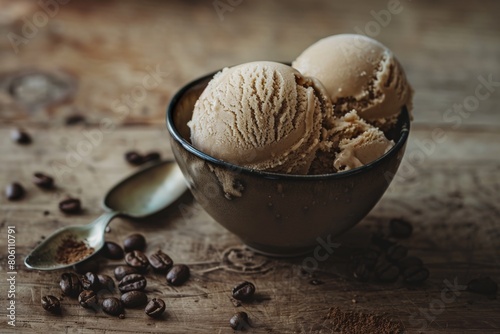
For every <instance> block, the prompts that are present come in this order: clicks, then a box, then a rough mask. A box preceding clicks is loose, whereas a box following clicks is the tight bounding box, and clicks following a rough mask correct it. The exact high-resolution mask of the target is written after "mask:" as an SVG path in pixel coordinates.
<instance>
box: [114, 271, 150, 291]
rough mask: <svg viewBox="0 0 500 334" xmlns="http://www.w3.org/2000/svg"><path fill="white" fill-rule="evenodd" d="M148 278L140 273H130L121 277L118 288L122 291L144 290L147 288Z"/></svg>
mask: <svg viewBox="0 0 500 334" xmlns="http://www.w3.org/2000/svg"><path fill="white" fill-rule="evenodd" d="M146 285H147V281H146V278H145V277H144V276H142V275H140V274H130V275H127V276H125V277H124V278H122V279H121V281H120V283H118V289H119V290H120V291H121V292H122V293H125V292H129V291H142V290H144V289H145V288H146Z"/></svg>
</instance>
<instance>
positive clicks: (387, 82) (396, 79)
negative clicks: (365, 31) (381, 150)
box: [292, 34, 413, 121]
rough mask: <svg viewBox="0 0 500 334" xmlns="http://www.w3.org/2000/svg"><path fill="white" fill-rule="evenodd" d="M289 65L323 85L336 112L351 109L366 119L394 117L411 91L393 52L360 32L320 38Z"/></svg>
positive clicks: (411, 93)
mask: <svg viewBox="0 0 500 334" xmlns="http://www.w3.org/2000/svg"><path fill="white" fill-rule="evenodd" d="M292 66H293V67H294V68H296V69H297V70H299V72H301V73H302V74H303V75H305V76H309V77H315V78H317V79H318V80H319V81H321V83H322V84H323V85H324V86H325V89H326V90H327V92H328V96H329V97H330V99H331V102H332V104H333V105H334V108H335V112H336V113H337V114H341V115H342V114H345V113H347V112H349V111H351V110H352V109H355V110H356V111H357V112H358V115H359V116H360V117H361V118H363V119H365V120H368V121H375V120H382V121H384V120H385V119H394V118H395V117H397V115H399V113H400V111H401V108H402V107H403V106H404V105H406V106H407V109H408V110H409V111H410V112H411V99H412V95H413V90H412V88H411V86H410V85H409V83H408V81H407V79H406V76H405V73H404V71H403V69H402V67H401V65H400V64H399V62H398V60H397V59H396V58H395V57H394V55H393V53H392V52H391V51H390V50H389V49H388V48H386V47H385V46H384V45H382V44H381V43H379V42H377V41H376V40H374V39H371V38H369V37H366V36H362V35H354V34H341V35H333V36H330V37H326V38H323V39H321V40H319V41H318V42H316V43H314V44H313V45H311V46H310V47H308V48H307V49H306V50H304V52H302V54H301V55H300V56H299V57H297V59H296V60H295V61H294V62H293V63H292Z"/></svg>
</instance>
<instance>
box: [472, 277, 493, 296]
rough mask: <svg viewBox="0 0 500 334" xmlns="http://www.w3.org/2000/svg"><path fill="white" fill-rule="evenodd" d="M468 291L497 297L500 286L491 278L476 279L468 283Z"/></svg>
mask: <svg viewBox="0 0 500 334" xmlns="http://www.w3.org/2000/svg"><path fill="white" fill-rule="evenodd" d="M467 290H468V291H470V292H475V293H481V294H483V295H495V294H496V293H497V291H498V284H497V282H495V281H493V280H492V279H491V278H490V277H481V278H475V279H473V280H471V281H470V282H469V283H467Z"/></svg>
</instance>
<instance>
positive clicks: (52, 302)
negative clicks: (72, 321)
mask: <svg viewBox="0 0 500 334" xmlns="http://www.w3.org/2000/svg"><path fill="white" fill-rule="evenodd" d="M42 307H43V309H44V310H46V311H49V312H52V313H59V312H61V303H60V302H59V299H57V297H55V296H52V295H46V296H43V297H42Z"/></svg>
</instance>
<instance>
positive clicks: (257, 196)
mask: <svg viewBox="0 0 500 334" xmlns="http://www.w3.org/2000/svg"><path fill="white" fill-rule="evenodd" d="M213 75H214V73H211V74H209V75H207V76H205V77H203V78H200V79H198V80H196V81H193V82H191V83H189V84H188V85H186V86H185V87H183V88H182V89H181V90H180V91H179V92H178V93H177V94H176V95H175V96H174V98H173V99H172V101H171V103H170V105H169V107H168V110H167V126H168V130H169V133H170V142H171V146H172V150H173V153H174V155H175V159H176V160H177V163H178V164H179V166H180V168H181V170H182V172H183V174H184V176H185V178H186V180H187V182H188V185H189V189H190V190H191V192H192V193H193V195H194V197H195V199H196V200H197V201H198V202H199V203H200V204H201V206H202V207H203V208H204V209H205V210H206V211H207V212H208V213H209V214H210V215H211V216H212V217H213V218H214V219H215V220H216V221H217V222H218V223H220V224H221V225H222V226H224V227H225V228H226V229H228V230H229V231H231V232H233V233H234V234H236V235H237V236H238V237H240V238H241V240H242V241H243V242H244V243H246V244H247V245H248V246H249V247H251V248H253V249H254V250H256V251H258V252H261V253H264V254H268V255H275V256H293V255H299V254H304V253H306V252H308V251H310V250H311V249H312V248H314V247H315V246H316V245H318V242H321V241H320V239H322V240H326V238H331V237H335V236H337V235H339V234H340V233H342V232H344V231H346V230H347V229H349V228H351V227H353V226H354V225H355V224H357V223H358V222H359V221H360V220H361V219H363V217H365V216H366V215H367V214H368V212H370V210H371V209H372V208H373V207H374V206H375V204H376V203H377V202H378V200H379V199H380V198H381V197H382V195H383V194H384V192H385V191H386V189H387V187H388V186H389V184H390V182H391V180H392V177H393V176H394V174H395V173H396V171H397V169H398V167H399V164H400V162H401V159H402V158H403V154H404V151H405V147H406V141H407V139H408V134H409V127H410V118H409V114H408V111H407V110H406V108H403V110H402V113H401V116H400V118H399V121H398V124H397V126H396V129H395V136H394V137H395V138H393V139H394V142H395V145H394V147H393V148H392V149H391V150H390V151H389V152H387V153H386V154H385V155H384V156H382V157H380V158H379V159H377V160H375V161H373V162H371V163H369V164H368V165H365V166H362V167H359V168H356V169H353V170H350V171H346V172H341V173H335V174H325V175H285V174H276V173H267V172H261V171H256V170H250V169H247V168H243V167H240V166H236V165H232V164H229V163H226V162H223V161H221V160H218V159H216V158H213V157H211V156H208V155H207V154H205V153H203V152H201V151H199V150H197V149H196V148H195V147H193V146H192V145H191V144H190V141H189V136H190V134H189V128H188V126H187V122H188V121H189V120H190V119H191V115H192V112H193V106H194V104H195V102H196V100H197V99H198V97H199V96H200V94H201V92H202V91H203V89H204V88H205V87H206V85H207V83H208V81H210V79H211V78H212V77H213Z"/></svg>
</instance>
